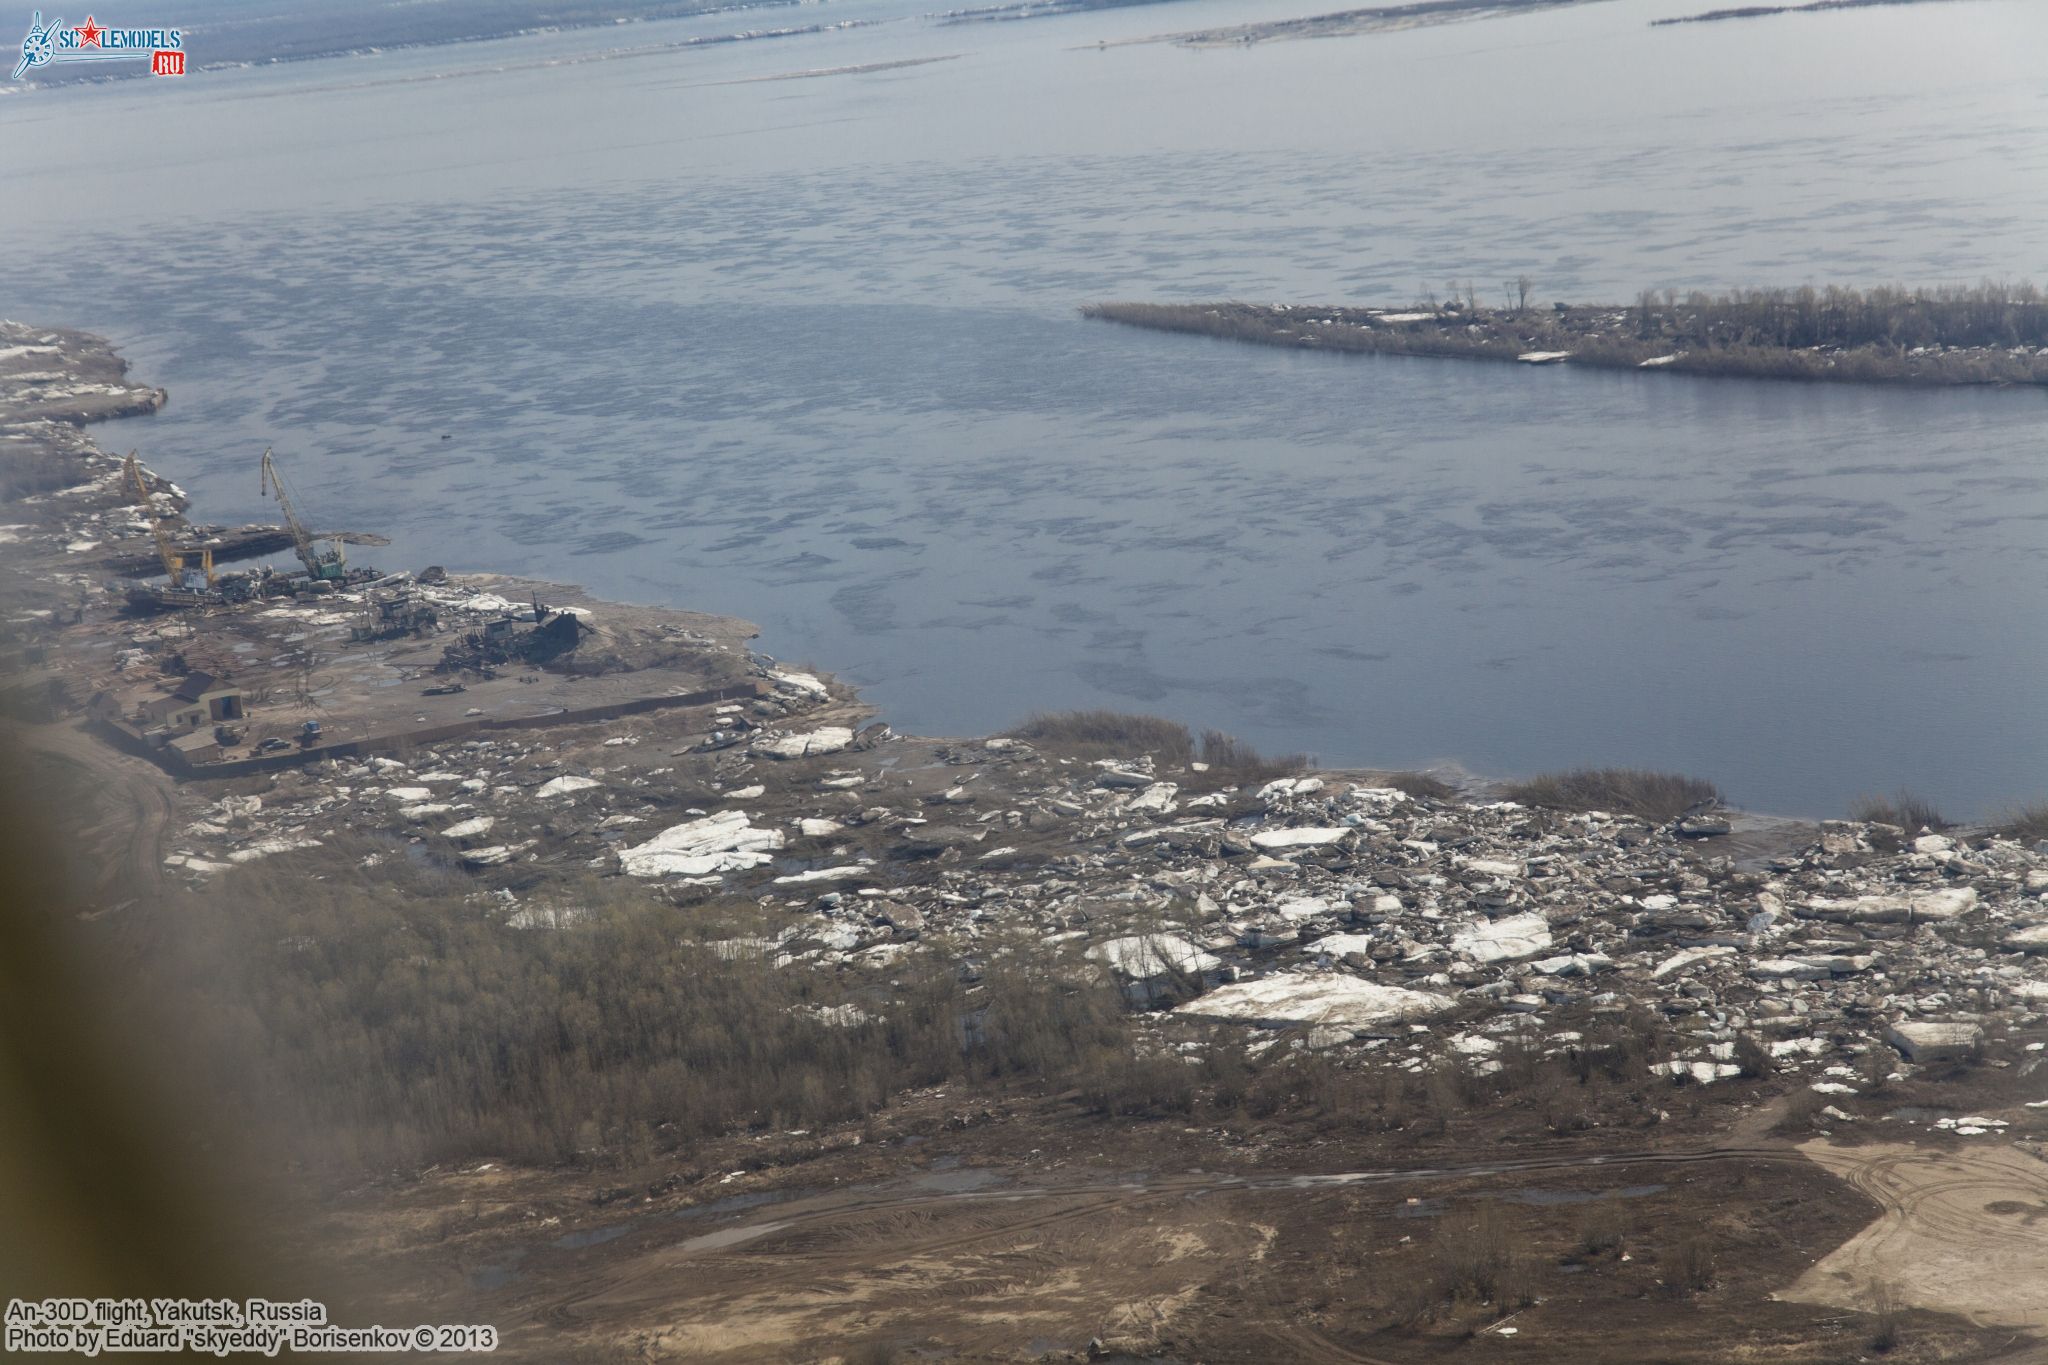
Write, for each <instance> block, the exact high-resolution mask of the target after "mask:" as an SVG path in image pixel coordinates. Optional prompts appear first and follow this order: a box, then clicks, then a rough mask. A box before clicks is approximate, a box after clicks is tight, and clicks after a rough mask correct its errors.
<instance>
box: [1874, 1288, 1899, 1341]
mask: <svg viewBox="0 0 2048 1365" xmlns="http://www.w3.org/2000/svg"><path fill="white" fill-rule="evenodd" d="M1870 1316H1871V1318H1872V1320H1873V1321H1872V1332H1871V1337H1870V1349H1871V1350H1873V1351H1877V1352H1879V1353H1880V1354H1882V1353H1883V1352H1886V1351H1890V1350H1892V1349H1894V1348H1895V1347H1897V1346H1898V1344H1899V1301H1898V1298H1897V1296H1896V1295H1894V1294H1893V1293H1892V1287H1891V1286H1890V1285H1888V1284H1886V1283H1884V1282H1883V1281H1882V1280H1873V1281H1872V1282H1871V1285H1870Z"/></svg>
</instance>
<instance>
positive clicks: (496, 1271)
mask: <svg viewBox="0 0 2048 1365" xmlns="http://www.w3.org/2000/svg"><path fill="white" fill-rule="evenodd" d="M525 1259H526V1248H525V1247H517V1248H514V1249H513V1250H512V1252H511V1253H510V1254H509V1255H508V1256H507V1258H506V1259H505V1261H504V1262H503V1263H502V1264H500V1265H487V1266H480V1267H478V1268H477V1269H475V1270H472V1271H470V1272H469V1284H470V1287H471V1288H472V1289H503V1288H504V1287H505V1286H506V1285H508V1284H511V1283H512V1282H513V1281H514V1280H516V1279H518V1278H519V1263H520V1262H521V1261H523V1260H525Z"/></svg>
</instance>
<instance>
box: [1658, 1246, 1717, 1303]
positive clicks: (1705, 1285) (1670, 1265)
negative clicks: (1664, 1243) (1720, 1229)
mask: <svg viewBox="0 0 2048 1365" xmlns="http://www.w3.org/2000/svg"><path fill="white" fill-rule="evenodd" d="M1720 1274H1721V1258H1720V1256H1719V1255H1717V1254H1716V1253H1715V1251H1714V1247H1713V1244H1712V1243H1710V1242H1708V1241H1707V1239H1706V1238H1704V1237H1688V1238H1686V1239H1685V1240H1684V1241H1682V1242H1680V1243H1679V1244H1678V1245H1677V1246H1676V1247H1673V1248H1672V1250H1671V1254H1670V1256H1669V1258H1668V1259H1667V1262H1666V1264H1665V1275H1664V1283H1665V1284H1666V1285H1668V1286H1670V1287H1671V1289H1673V1290H1674V1291H1676V1292H1678V1293H1681V1294H1698V1293H1703V1292H1704V1291H1706V1290H1709V1289H1712V1288H1713V1287H1714V1281H1715V1280H1717V1279H1719V1278H1720Z"/></svg>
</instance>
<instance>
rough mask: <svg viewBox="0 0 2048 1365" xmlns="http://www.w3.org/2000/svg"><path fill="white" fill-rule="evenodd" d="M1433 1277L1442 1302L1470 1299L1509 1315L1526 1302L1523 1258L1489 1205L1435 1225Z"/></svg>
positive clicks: (1526, 1271)
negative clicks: (1470, 1213) (1467, 1214)
mask: <svg viewBox="0 0 2048 1365" xmlns="http://www.w3.org/2000/svg"><path fill="white" fill-rule="evenodd" d="M1432 1278H1433V1288H1434V1291H1435V1294H1436V1297H1437V1298H1438V1300H1439V1301H1441V1302H1448V1303H1455V1302H1457V1301H1458V1300H1459V1299H1464V1298H1470V1299H1473V1300H1476V1301H1477V1302H1480V1303H1485V1304H1491V1305H1492V1306H1493V1307H1494V1308H1495V1309H1497V1310H1498V1311H1500V1312H1502V1313H1508V1312H1512V1311H1513V1310H1515V1309H1517V1308H1520V1307H1522V1306H1523V1305H1524V1304H1526V1303H1528V1302H1529V1301H1530V1293H1529V1266H1528V1258H1527V1257H1526V1256H1524V1255H1523V1254H1522V1252H1521V1251H1520V1249H1518V1248H1517V1247H1516V1246H1515V1244H1514V1240H1513V1237H1512V1235H1511V1232H1510V1229H1509V1227H1508V1222H1507V1219H1506V1218H1505V1217H1503V1216H1502V1214H1501V1211H1500V1209H1499V1208H1498V1207H1496V1206H1495V1205H1492V1204H1486V1205H1483V1206H1481V1207H1480V1208H1479V1209H1478V1210H1477V1211H1475V1212H1474V1213H1473V1214H1472V1215H1471V1216H1469V1217H1466V1218H1461V1219H1446V1220H1445V1221H1444V1222H1443V1223H1442V1224H1441V1225H1439V1226H1438V1228H1437V1235H1436V1245H1435V1247H1434V1256H1433V1277H1432Z"/></svg>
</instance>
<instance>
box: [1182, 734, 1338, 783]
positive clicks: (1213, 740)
mask: <svg viewBox="0 0 2048 1365" xmlns="http://www.w3.org/2000/svg"><path fill="white" fill-rule="evenodd" d="M1202 762H1204V763H1206V764H1208V765H1209V767H1210V769H1211V771H1212V772H1213V773H1215V774H1216V775H1217V776H1219V777H1226V778H1229V779H1230V780H1232V781H1236V782H1270V781H1271V780H1272V779H1274V778H1276V777H1288V776H1291V775H1293V774H1295V773H1298V772H1301V771H1303V770H1304V769H1306V768H1309V767H1312V766H1313V760H1311V759H1310V758H1309V756H1308V755H1307V754H1278V755H1275V756H1274V757H1271V758H1268V757H1266V756H1265V755H1264V754H1262V753H1260V752H1259V751H1258V750H1257V749H1255V748H1253V747H1252V746H1251V745H1249V744H1247V743H1245V742H1244V741H1243V740H1241V739H1239V738H1237V737H1236V736H1235V735H1226V734H1224V733H1223V732H1222V731H1221V730H1204V731H1202Z"/></svg>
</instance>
